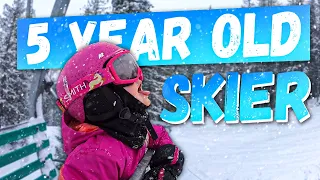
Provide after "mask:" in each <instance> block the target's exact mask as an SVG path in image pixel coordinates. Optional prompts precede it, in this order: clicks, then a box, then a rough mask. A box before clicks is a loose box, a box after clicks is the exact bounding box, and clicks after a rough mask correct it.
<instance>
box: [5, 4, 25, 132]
mask: <svg viewBox="0 0 320 180" xmlns="http://www.w3.org/2000/svg"><path fill="white" fill-rule="evenodd" d="M24 13H25V1H24V0H14V2H13V4H12V6H10V5H8V4H5V5H4V9H3V16H2V17H0V36H1V46H0V60H1V63H0V72H1V74H0V82H1V88H0V112H1V113H0V126H1V125H8V124H16V123H19V122H20V121H22V120H26V119H25V118H26V117H27V113H28V111H27V109H26V107H28V103H27V99H28V98H27V97H28V92H29V91H28V90H29V76H30V71H21V70H17V55H16V54H17V38H16V37H17V20H18V18H21V17H23V16H24Z"/></svg>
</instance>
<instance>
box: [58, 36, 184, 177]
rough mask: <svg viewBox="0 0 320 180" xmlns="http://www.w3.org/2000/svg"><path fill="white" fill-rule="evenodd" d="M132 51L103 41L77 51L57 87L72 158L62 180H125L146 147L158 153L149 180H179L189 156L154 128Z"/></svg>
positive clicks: (159, 128)
mask: <svg viewBox="0 0 320 180" xmlns="http://www.w3.org/2000/svg"><path fill="white" fill-rule="evenodd" d="M142 81H143V75H142V71H141V69H140V67H139V66H138V65H137V63H136V59H135V58H134V57H133V55H131V54H130V52H129V51H128V50H125V49H121V48H119V47H118V46H116V45H113V44H110V43H107V42H99V43H95V44H92V45H89V46H87V47H85V48H83V49H82V50H80V51H79V52H77V53H76V54H75V55H74V56H73V57H72V58H71V59H70V60H69V61H68V62H67V63H66V65H65V66H64V68H63V70H62V71H61V73H60V75H59V78H58V82H57V88H56V89H57V95H58V98H59V99H58V100H57V104H58V105H59V107H60V108H61V109H62V111H63V116H62V123H61V124H62V125H61V126H62V127H61V132H62V138H63V145H64V151H65V152H66V154H67V155H68V157H67V159H66V161H65V163H64V165H63V166H62V168H61V169H60V176H59V179H65V180H71V179H76V180H80V179H103V180H118V179H121V180H125V179H129V178H130V177H131V176H132V175H133V173H134V172H135V170H136V168H137V165H138V163H139V162H140V160H141V159H142V158H143V156H144V154H145V152H146V150H147V148H152V149H155V153H154V155H153V156H152V159H151V162H150V167H151V169H150V171H148V172H147V173H146V174H145V175H144V179H155V180H156V179H159V180H160V179H164V180H175V179H177V177H178V176H179V175H180V174H181V172H182V166H183V163H184V156H183V154H182V152H181V151H180V150H179V149H178V147H177V146H175V145H174V144H173V142H172V140H171V139H170V137H169V135H168V133H167V132H166V130H165V129H164V127H162V126H158V125H151V123H150V121H149V119H148V114H147V113H146V109H147V107H148V106H149V105H150V100H149V99H148V95H149V94H150V92H149V91H145V90H143V89H142Z"/></svg>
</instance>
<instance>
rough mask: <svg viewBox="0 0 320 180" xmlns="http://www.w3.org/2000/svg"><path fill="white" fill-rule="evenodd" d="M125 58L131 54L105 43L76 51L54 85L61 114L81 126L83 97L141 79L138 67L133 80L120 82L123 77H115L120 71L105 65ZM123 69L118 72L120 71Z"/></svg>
mask: <svg viewBox="0 0 320 180" xmlns="http://www.w3.org/2000/svg"><path fill="white" fill-rule="evenodd" d="M126 54H130V53H129V51H128V50H124V49H121V48H120V47H118V46H116V45H114V44H111V43H107V42H98V43H95V44H91V45H89V46H87V47H85V48H83V49H82V50H80V51H78V52H77V53H76V54H75V55H73V56H72V57H71V59H69V61H68V62H67V63H66V64H65V66H64V68H63V69H62V71H61V72H60V75H59V77H58V81H57V85H56V91H57V96H58V100H57V104H58V106H59V107H60V108H61V109H62V110H63V111H65V110H68V113H69V114H70V115H71V116H72V117H73V118H76V119H77V120H78V121H80V122H84V121H85V113H84V106H83V98H84V95H85V94H86V93H88V92H89V91H91V90H93V89H96V88H98V87H101V86H103V85H106V84H109V83H115V84H117V83H118V84H121V83H122V84H125V83H130V82H134V81H136V80H137V78H139V79H142V78H143V77H142V72H141V69H140V68H139V67H138V65H135V66H134V67H137V70H138V73H137V75H136V77H130V78H128V77H127V78H128V79H129V80H122V79H125V78H122V77H123V74H121V75H119V76H117V75H115V74H116V73H118V72H116V71H119V70H117V69H116V70H115V68H113V66H112V63H111V65H109V64H106V63H107V62H108V60H109V61H111V60H110V59H116V58H119V57H120V56H121V55H126ZM134 62H136V61H134ZM130 63H131V64H132V62H130ZM124 66H125V65H122V67H119V68H122V69H123V68H124ZM125 67H127V66H125ZM117 80H118V81H117ZM122 81H123V82H122Z"/></svg>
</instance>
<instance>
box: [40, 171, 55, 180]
mask: <svg viewBox="0 0 320 180" xmlns="http://www.w3.org/2000/svg"><path fill="white" fill-rule="evenodd" d="M57 175H58V174H57V171H56V170H55V169H53V170H51V171H50V172H49V176H50V177H49V179H53V178H55V177H57ZM47 179H48V176H46V175H42V176H40V177H38V178H37V179H35V180H47Z"/></svg>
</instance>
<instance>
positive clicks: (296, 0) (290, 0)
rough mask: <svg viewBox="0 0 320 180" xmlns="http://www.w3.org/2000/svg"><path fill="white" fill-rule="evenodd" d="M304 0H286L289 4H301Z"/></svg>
mask: <svg viewBox="0 0 320 180" xmlns="http://www.w3.org/2000/svg"><path fill="white" fill-rule="evenodd" d="M304 1H305V0H288V4H289V5H303V4H304Z"/></svg>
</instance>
